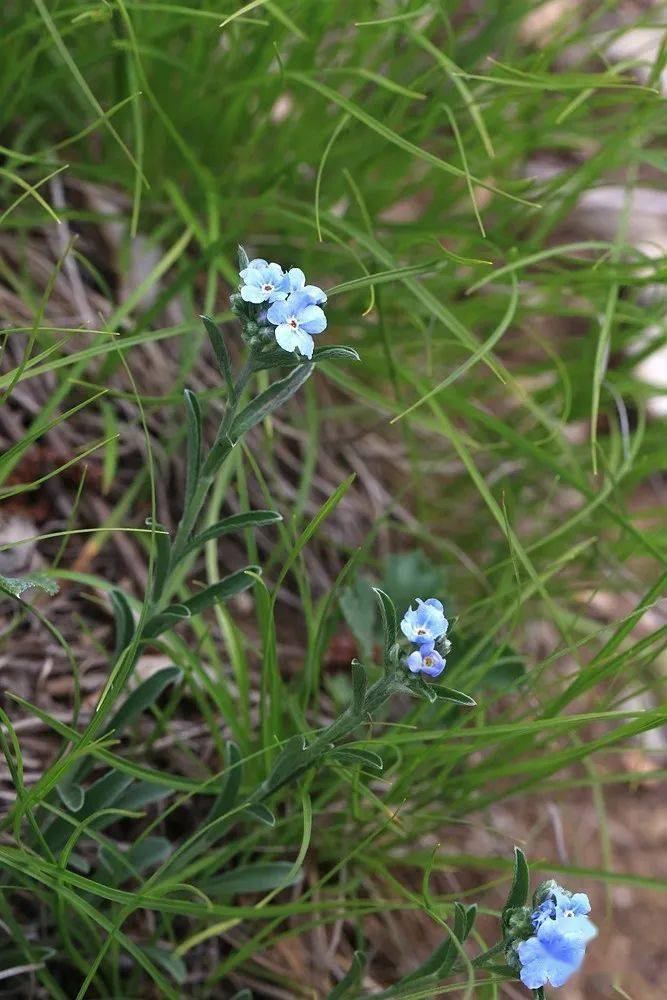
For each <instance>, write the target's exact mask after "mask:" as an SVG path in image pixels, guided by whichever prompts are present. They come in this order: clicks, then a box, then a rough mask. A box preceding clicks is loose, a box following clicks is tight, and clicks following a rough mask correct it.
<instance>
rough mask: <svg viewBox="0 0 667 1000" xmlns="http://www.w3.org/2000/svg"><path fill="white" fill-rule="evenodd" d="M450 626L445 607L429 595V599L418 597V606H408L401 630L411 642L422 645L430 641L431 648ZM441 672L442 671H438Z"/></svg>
mask: <svg viewBox="0 0 667 1000" xmlns="http://www.w3.org/2000/svg"><path fill="white" fill-rule="evenodd" d="M448 628H449V622H448V621H447V619H446V618H445V614H444V608H443V606H442V604H441V603H440V601H438V600H437V599H436V598H435V597H429V599H428V601H422V599H421V598H420V597H418V598H417V607H416V608H414V609H413V607H412V605H410V607H409V608H408V610H407V611H406V612H405V614H404V616H403V621H402V622H401V631H402V633H403V635H405V636H406V637H407V638H408V639H409V640H410V642H414V643H416V645H417V646H421V645H423V644H424V643H430V644H431V648H433V644H434V642H435V640H436V639H439V638H440V636H443V635H445V633H446V632H447V629H448ZM438 672H440V671H438Z"/></svg>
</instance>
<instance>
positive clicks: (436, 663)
mask: <svg viewBox="0 0 667 1000" xmlns="http://www.w3.org/2000/svg"><path fill="white" fill-rule="evenodd" d="M406 663H407V665H408V667H409V669H410V670H411V671H412V673H413V674H418V673H419V671H420V670H421V672H422V673H423V674H428V676H429V677H439V676H440V674H441V673H442V671H443V670H444V669H445V663H446V661H445V660H443V658H442V656H440V653H439V652H438V651H437V649H434V647H433V643H432V642H423V643H422V644H421V646H419V648H418V649H415V650H413V652H412V653H410V655H409V656H408V658H407V660H406Z"/></svg>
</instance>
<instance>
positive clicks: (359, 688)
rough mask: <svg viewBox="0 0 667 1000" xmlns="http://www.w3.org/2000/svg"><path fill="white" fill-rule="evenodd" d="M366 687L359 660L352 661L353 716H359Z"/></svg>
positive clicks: (364, 673) (363, 671) (364, 672)
mask: <svg viewBox="0 0 667 1000" xmlns="http://www.w3.org/2000/svg"><path fill="white" fill-rule="evenodd" d="M367 687H368V681H367V679H366V671H365V670H364V668H363V665H362V664H361V663H360V662H359V660H352V711H353V712H354V713H355V715H360V714H361V711H362V709H363V707H364V698H365V697H366V689H367Z"/></svg>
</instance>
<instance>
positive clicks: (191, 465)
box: [183, 389, 202, 508]
mask: <svg viewBox="0 0 667 1000" xmlns="http://www.w3.org/2000/svg"><path fill="white" fill-rule="evenodd" d="M183 396H184V398H185V417H186V422H187V452H186V464H185V506H186V508H187V506H188V504H189V502H190V500H191V499H192V494H193V493H194V491H195V486H196V485H197V480H198V478H199V469H200V465H201V422H202V418H201V407H200V405H199V400H198V399H197V396H196V395H195V393H194V392H191V390H190V389H186V390H185V391H184V393H183Z"/></svg>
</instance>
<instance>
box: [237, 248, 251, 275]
mask: <svg viewBox="0 0 667 1000" xmlns="http://www.w3.org/2000/svg"><path fill="white" fill-rule="evenodd" d="M238 255H239V271H245V269H246V267H248V265H249V264H250V258H249V257H248V254H247V253H246V252H245V248H244V247H242V246H241V244H240V243H239V247H238Z"/></svg>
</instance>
